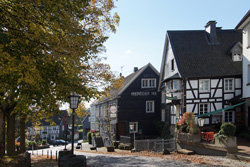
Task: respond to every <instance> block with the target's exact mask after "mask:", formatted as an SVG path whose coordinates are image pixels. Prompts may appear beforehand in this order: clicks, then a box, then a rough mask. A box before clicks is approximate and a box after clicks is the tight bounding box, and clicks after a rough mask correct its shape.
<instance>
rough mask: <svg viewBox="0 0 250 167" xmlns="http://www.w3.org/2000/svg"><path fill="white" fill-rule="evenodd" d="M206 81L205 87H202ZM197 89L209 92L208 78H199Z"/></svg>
mask: <svg viewBox="0 0 250 167" xmlns="http://www.w3.org/2000/svg"><path fill="white" fill-rule="evenodd" d="M205 82H207V83H208V87H207V89H205V88H204V86H205V85H204V83H205ZM199 91H200V92H210V79H200V80H199Z"/></svg>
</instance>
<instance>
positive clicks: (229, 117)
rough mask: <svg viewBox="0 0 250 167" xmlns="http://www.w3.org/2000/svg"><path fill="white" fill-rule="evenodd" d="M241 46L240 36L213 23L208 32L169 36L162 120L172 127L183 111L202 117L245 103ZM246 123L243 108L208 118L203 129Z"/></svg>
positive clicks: (162, 74)
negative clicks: (202, 115) (223, 123)
mask: <svg viewBox="0 0 250 167" xmlns="http://www.w3.org/2000/svg"><path fill="white" fill-rule="evenodd" d="M241 41H242V37H241V33H240V32H238V31H236V30H234V29H232V30H223V29H221V28H220V27H216V22H215V21H209V22H208V23H207V24H206V26H205V30H190V31H167V35H166V41H165V46H164V52H163V58H162V65H161V71H160V82H159V90H160V91H161V94H162V96H161V113H162V114H161V115H162V121H166V122H167V123H168V124H170V125H174V124H176V123H177V121H178V120H179V119H180V118H181V116H182V115H183V113H185V112H193V113H194V115H196V116H198V115H201V114H205V113H209V112H212V111H215V110H220V109H223V108H225V107H228V106H230V105H232V104H235V103H238V102H239V101H240V100H241V99H240V97H241V95H242V83H241V82H242V81H241V78H242V44H241ZM196 118H197V117H196ZM242 121H243V115H242V112H241V106H239V107H236V108H233V109H231V110H226V111H223V112H218V113H216V114H212V115H208V116H207V117H206V119H205V124H206V125H212V124H217V123H218V122H233V123H242ZM172 127H174V126H172Z"/></svg>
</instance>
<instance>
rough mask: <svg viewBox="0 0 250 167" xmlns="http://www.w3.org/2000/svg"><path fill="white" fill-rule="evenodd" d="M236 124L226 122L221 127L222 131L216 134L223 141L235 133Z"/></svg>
mask: <svg viewBox="0 0 250 167" xmlns="http://www.w3.org/2000/svg"><path fill="white" fill-rule="evenodd" d="M235 130H236V126H235V125H234V124H232V123H224V124H222V125H221V127H220V131H219V132H218V133H216V134H215V135H214V137H215V138H218V140H219V141H220V142H221V141H223V140H226V139H227V138H229V137H233V136H234V134H235Z"/></svg>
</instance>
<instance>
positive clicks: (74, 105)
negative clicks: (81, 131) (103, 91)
mask: <svg viewBox="0 0 250 167" xmlns="http://www.w3.org/2000/svg"><path fill="white" fill-rule="evenodd" d="M79 98H80V96H78V95H70V96H69V100H70V102H69V104H70V108H71V109H72V110H73V112H72V139H71V140H72V141H71V143H72V148H71V150H72V154H74V133H75V132H74V131H75V130H74V126H75V125H74V124H75V109H77V107H78V102H79Z"/></svg>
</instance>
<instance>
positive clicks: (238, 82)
mask: <svg viewBox="0 0 250 167" xmlns="http://www.w3.org/2000/svg"><path fill="white" fill-rule="evenodd" d="M235 88H241V79H240V78H236V79H235Z"/></svg>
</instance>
